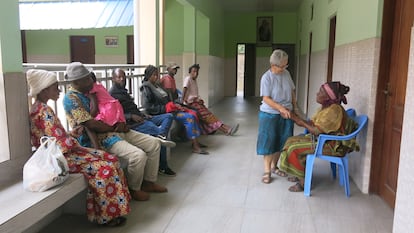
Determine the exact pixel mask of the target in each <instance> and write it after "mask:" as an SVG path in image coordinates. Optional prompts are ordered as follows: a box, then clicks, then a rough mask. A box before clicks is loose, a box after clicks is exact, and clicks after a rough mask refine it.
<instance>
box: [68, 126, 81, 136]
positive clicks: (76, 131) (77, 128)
mask: <svg viewBox="0 0 414 233" xmlns="http://www.w3.org/2000/svg"><path fill="white" fill-rule="evenodd" d="M83 131H84V127H83V125H77V126H75V127H73V129H72V131H70V132H69V134H70V136H72V137H74V138H78V137H80V136H81V135H82V134H83Z"/></svg>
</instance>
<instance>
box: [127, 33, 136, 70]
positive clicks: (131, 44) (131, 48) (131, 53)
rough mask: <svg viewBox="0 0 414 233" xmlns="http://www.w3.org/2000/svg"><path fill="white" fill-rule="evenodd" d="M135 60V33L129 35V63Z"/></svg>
mask: <svg viewBox="0 0 414 233" xmlns="http://www.w3.org/2000/svg"><path fill="white" fill-rule="evenodd" d="M134 62H135V60H134V35H127V64H134Z"/></svg>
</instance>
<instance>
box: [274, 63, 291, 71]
mask: <svg viewBox="0 0 414 233" xmlns="http://www.w3.org/2000/svg"><path fill="white" fill-rule="evenodd" d="M274 66H276V67H277V68H279V69H282V70H284V69H287V68H288V67H289V64H286V65H284V66H280V65H276V64H274Z"/></svg>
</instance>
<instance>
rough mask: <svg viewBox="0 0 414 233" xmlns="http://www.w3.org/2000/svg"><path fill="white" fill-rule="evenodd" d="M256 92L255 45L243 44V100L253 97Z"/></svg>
mask: <svg viewBox="0 0 414 233" xmlns="http://www.w3.org/2000/svg"><path fill="white" fill-rule="evenodd" d="M255 90H256V45H255V44H245V49H244V89H243V92H244V95H243V96H244V98H246V97H250V96H255Z"/></svg>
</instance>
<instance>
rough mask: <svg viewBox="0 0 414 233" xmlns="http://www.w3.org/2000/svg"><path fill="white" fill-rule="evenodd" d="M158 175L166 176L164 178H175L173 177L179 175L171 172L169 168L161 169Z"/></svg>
mask: <svg viewBox="0 0 414 233" xmlns="http://www.w3.org/2000/svg"><path fill="white" fill-rule="evenodd" d="M158 174H160V175H164V176H171V177H173V176H176V175H177V174H176V173H175V172H174V171H173V170H171V168H169V167H167V169H159V170H158Z"/></svg>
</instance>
